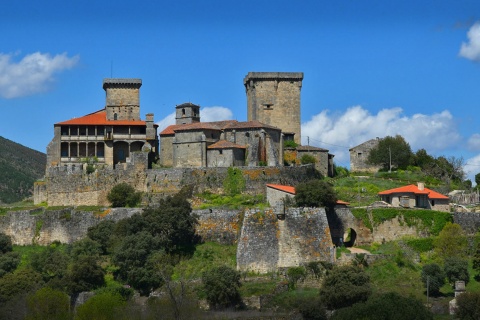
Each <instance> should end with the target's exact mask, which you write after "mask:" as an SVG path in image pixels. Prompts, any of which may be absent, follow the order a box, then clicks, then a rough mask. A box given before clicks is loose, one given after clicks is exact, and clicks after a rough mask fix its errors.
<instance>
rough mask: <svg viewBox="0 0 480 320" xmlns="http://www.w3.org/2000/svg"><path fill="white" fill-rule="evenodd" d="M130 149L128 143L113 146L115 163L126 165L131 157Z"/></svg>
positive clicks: (122, 142) (119, 142) (121, 142)
mask: <svg viewBox="0 0 480 320" xmlns="http://www.w3.org/2000/svg"><path fill="white" fill-rule="evenodd" d="M129 151H130V148H129V145H128V143H127V142H124V141H118V142H115V143H114V144H113V163H114V164H117V163H125V162H126V161H127V157H129V156H130V152H129Z"/></svg>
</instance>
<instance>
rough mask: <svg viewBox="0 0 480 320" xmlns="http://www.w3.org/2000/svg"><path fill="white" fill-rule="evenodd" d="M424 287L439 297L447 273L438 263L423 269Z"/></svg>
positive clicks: (427, 265)
mask: <svg viewBox="0 0 480 320" xmlns="http://www.w3.org/2000/svg"><path fill="white" fill-rule="evenodd" d="M422 282H423V286H424V287H425V288H427V284H428V289H429V291H430V293H431V294H433V295H438V294H439V293H440V288H441V287H442V286H443V285H444V284H445V273H444V272H443V270H442V268H441V267H440V266H439V265H438V264H436V263H430V264H426V265H424V266H423V268H422Z"/></svg>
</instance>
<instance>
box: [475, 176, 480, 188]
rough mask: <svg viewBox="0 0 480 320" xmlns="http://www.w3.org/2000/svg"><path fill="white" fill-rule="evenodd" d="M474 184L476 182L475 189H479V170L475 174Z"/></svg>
mask: <svg viewBox="0 0 480 320" xmlns="http://www.w3.org/2000/svg"><path fill="white" fill-rule="evenodd" d="M475 184H476V186H475V189H479V188H480V172H479V173H477V174H476V175H475Z"/></svg>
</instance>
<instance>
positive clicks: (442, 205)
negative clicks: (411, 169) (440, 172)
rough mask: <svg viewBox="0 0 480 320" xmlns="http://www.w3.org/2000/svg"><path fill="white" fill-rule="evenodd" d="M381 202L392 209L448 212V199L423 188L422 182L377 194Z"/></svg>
mask: <svg viewBox="0 0 480 320" xmlns="http://www.w3.org/2000/svg"><path fill="white" fill-rule="evenodd" d="M378 195H379V196H380V198H381V200H382V201H385V202H386V203H389V204H391V205H392V206H393V207H403V208H423V209H431V210H437V211H445V212H449V211H450V205H449V202H450V201H449V200H450V199H449V197H448V196H445V195H443V194H441V193H438V192H436V191H434V190H431V189H428V188H425V185H424V183H423V182H419V183H418V184H417V185H413V184H411V185H408V186H404V187H400V188H395V189H390V190H385V191H381V192H379V193H378Z"/></svg>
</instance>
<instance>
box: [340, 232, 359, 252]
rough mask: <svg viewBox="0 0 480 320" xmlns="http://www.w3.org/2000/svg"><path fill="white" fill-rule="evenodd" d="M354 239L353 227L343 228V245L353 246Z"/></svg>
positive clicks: (355, 238)
mask: <svg viewBox="0 0 480 320" xmlns="http://www.w3.org/2000/svg"><path fill="white" fill-rule="evenodd" d="M355 240H357V232H356V231H355V229H353V228H348V229H346V230H345V233H344V235H343V244H344V246H345V247H347V248H349V247H353V246H354V245H355Z"/></svg>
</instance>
